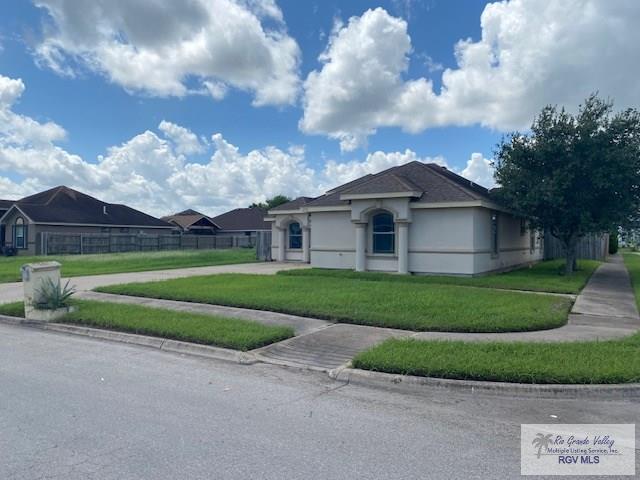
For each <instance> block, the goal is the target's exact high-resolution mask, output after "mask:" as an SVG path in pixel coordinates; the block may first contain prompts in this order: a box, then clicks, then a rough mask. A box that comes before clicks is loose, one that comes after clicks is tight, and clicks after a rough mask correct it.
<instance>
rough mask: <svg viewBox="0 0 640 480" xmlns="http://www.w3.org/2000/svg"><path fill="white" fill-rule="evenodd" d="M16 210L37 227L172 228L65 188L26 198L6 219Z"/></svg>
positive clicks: (128, 208) (119, 206)
mask: <svg viewBox="0 0 640 480" xmlns="http://www.w3.org/2000/svg"><path fill="white" fill-rule="evenodd" d="M14 208H16V209H18V210H20V212H22V214H24V215H25V216H26V217H27V218H28V220H29V221H30V223H34V224H50V225H100V226H102V225H104V226H118V227H153V228H171V225H170V224H168V223H167V222H165V221H163V220H160V219H159V218H156V217H152V216H151V215H148V214H146V213H144V212H141V211H139V210H136V209H134V208H131V207H128V206H126V205H121V204H118V203H107V202H103V201H101V200H98V199H97V198H94V197H92V196H90V195H87V194H85V193H82V192H79V191H77V190H74V189H72V188H69V187H65V186H59V187H55V188H52V189H50V190H45V191H44V192H40V193H36V194H34V195H30V196H28V197H24V198H22V199H20V200H18V201H16V202H14V203H13V205H12V206H11V207H10V208H9V209H8V210H7V212H6V213H5V215H7V214H9V212H10V211H11V210H12V209H14Z"/></svg>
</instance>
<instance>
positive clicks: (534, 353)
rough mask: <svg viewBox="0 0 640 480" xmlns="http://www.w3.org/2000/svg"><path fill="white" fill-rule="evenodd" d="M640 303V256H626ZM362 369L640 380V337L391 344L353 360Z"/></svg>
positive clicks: (547, 379)
mask: <svg viewBox="0 0 640 480" xmlns="http://www.w3.org/2000/svg"><path fill="white" fill-rule="evenodd" d="M624 260H625V263H626V265H627V268H628V269H629V272H630V274H631V278H632V282H633V287H634V290H635V294H636V301H637V302H638V304H639V305H640V256H638V255H634V254H625V255H624ZM353 365H354V367H356V368H362V369H366V370H377V371H381V372H388V373H399V374H407V375H420V376H429V377H441V378H454V379H467V380H489V381H502V382H522V383H567V384H571V383H575V384H578V383H625V382H640V333H636V334H634V335H632V336H630V337H627V338H624V339H621V340H610V341H601V342H572V343H561V344H558V343H533V342H531V343H527V342H513V343H503V342H490V343H471V342H458V341H455V342H453V341H418V340H388V341H386V342H384V343H382V344H380V345H378V346H376V347H373V348H371V349H369V350H367V351H365V352H363V353H361V354H359V355H358V356H356V358H355V359H354V360H353Z"/></svg>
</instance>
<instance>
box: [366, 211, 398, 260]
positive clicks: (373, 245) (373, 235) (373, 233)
mask: <svg viewBox="0 0 640 480" xmlns="http://www.w3.org/2000/svg"><path fill="white" fill-rule="evenodd" d="M380 215H387V216H389V217H391V224H392V229H391V231H389V232H376V225H375V220H376V217H379V216H380ZM370 223H371V235H370V239H371V254H372V255H376V256H384V257H389V256H395V255H396V248H397V242H396V235H397V232H396V229H397V226H396V221H395V218H394V216H393V213H391V212H389V211H387V210H379V211H377V212H375V213H374V214H372V215H371V222H370ZM379 235H388V236H390V237H391V250H386V251H376V236H379Z"/></svg>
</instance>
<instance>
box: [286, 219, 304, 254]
mask: <svg viewBox="0 0 640 480" xmlns="http://www.w3.org/2000/svg"><path fill="white" fill-rule="evenodd" d="M289 248H290V249H296V248H302V228H300V224H299V223H298V222H291V223H290V224H289Z"/></svg>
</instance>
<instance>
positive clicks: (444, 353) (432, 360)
mask: <svg viewBox="0 0 640 480" xmlns="http://www.w3.org/2000/svg"><path fill="white" fill-rule="evenodd" d="M353 366H354V367H355V368H361V369H363V370H376V371H379V372H387V373H397V374H402V375H418V376H424V377H439V378H451V379H458V380H486V381H494V382H518V383H556V384H557V383H563V384H564V383H566V384H576V383H627V382H638V381H640V334H635V335H633V336H631V337H628V338H625V339H624V340H610V341H603V342H567V343H535V342H460V341H431V340H429V341H424V340H413V339H409V340H397V339H391V340H387V341H385V342H383V343H381V344H380V345H377V346H375V347H373V348H371V349H369V350H367V351H365V352H362V353H360V354H359V355H357V356H356V357H355V358H354V359H353Z"/></svg>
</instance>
